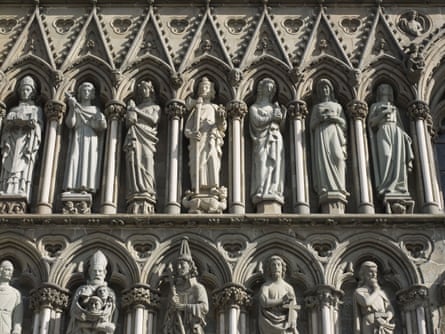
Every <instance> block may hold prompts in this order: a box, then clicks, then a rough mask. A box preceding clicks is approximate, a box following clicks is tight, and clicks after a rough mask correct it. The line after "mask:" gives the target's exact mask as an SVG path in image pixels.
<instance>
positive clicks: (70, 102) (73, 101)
mask: <svg viewBox="0 0 445 334" xmlns="http://www.w3.org/2000/svg"><path fill="white" fill-rule="evenodd" d="M76 103H77V100H76V98H75V97H74V96H70V97H69V98H68V106H69V107H70V108H71V109H74V107H75V106H76Z"/></svg>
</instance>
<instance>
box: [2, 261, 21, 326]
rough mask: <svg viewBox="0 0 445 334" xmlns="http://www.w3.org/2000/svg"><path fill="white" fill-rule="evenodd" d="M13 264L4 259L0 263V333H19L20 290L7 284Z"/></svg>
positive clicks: (12, 271) (12, 270)
mask: <svg viewBox="0 0 445 334" xmlns="http://www.w3.org/2000/svg"><path fill="white" fill-rule="evenodd" d="M13 273H14V265H13V264H12V263H11V262H10V261H8V260H4V261H2V263H1V264H0V333H1V334H21V333H22V320H23V303H22V296H21V294H20V292H19V291H18V290H17V289H15V288H13V287H12V286H10V285H9V282H10V281H11V278H12V274H13Z"/></svg>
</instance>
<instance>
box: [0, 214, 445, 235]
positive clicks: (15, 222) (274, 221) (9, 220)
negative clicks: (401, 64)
mask: <svg viewBox="0 0 445 334" xmlns="http://www.w3.org/2000/svg"><path fill="white" fill-rule="evenodd" d="M35 225H57V226H59V227H60V226H61V225H62V226H66V227H68V226H71V227H73V226H79V225H82V226H88V227H97V226H116V227H118V226H122V227H124V226H128V227H137V226H142V227H144V226H147V225H150V227H156V226H159V227H162V228H165V227H179V228H180V227H182V226H184V227H187V228H189V227H193V226H203V225H206V226H209V225H210V226H214V227H221V226H264V225H268V226H279V225H296V226H301V227H313V226H338V227H343V226H344V227H345V228H348V227H372V228H375V227H376V226H392V227H396V228H397V227H399V228H410V227H419V226H420V227H422V228H426V227H431V226H437V227H440V226H444V227H445V214H439V215H432V214H431V215H430V214H410V215H389V214H374V215H369V214H344V215H326V214H310V215H300V214H281V215H264V214H244V215H234V214H222V215H193V214H180V215H170V214H154V215H129V214H116V215H102V214H91V215H67V214H64V215H62V214H52V215H37V214H24V215H20V214H17V215H0V231H1V229H2V227H6V226H20V227H26V226H29V227H31V226H35Z"/></svg>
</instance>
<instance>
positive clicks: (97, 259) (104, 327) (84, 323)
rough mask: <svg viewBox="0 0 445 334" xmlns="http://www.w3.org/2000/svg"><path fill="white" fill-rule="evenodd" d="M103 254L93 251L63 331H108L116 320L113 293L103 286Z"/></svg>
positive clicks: (97, 333) (95, 333)
mask: <svg viewBox="0 0 445 334" xmlns="http://www.w3.org/2000/svg"><path fill="white" fill-rule="evenodd" d="M106 267H107V258H106V257H105V255H104V254H103V253H102V252H101V251H97V252H96V253H94V254H93V256H92V258H91V260H90V267H89V270H88V281H87V284H86V285H82V286H81V287H79V288H78V289H77V291H76V293H75V294H74V297H73V301H72V304H71V310H70V316H71V318H70V322H69V324H68V330H67V334H112V333H114V330H115V327H116V325H115V324H116V321H117V316H118V314H117V309H116V295H115V293H114V291H113V290H112V289H111V288H109V287H108V286H107V282H106V281H105V276H106V274H107V269H106Z"/></svg>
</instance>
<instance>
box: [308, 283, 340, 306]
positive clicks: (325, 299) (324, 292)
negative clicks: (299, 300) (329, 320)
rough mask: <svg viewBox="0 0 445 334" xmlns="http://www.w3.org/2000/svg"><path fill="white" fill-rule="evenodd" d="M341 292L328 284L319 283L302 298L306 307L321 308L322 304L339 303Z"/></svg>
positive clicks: (334, 304)
mask: <svg viewBox="0 0 445 334" xmlns="http://www.w3.org/2000/svg"><path fill="white" fill-rule="evenodd" d="M342 297H343V292H342V291H340V290H337V289H335V288H334V287H332V286H329V285H319V286H317V287H315V288H314V289H312V291H311V293H310V294H309V295H308V296H307V297H306V298H305V299H304V301H305V304H306V307H308V308H315V307H318V308H322V307H323V306H328V307H331V306H334V307H337V306H338V305H339V304H341V298H342Z"/></svg>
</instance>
